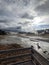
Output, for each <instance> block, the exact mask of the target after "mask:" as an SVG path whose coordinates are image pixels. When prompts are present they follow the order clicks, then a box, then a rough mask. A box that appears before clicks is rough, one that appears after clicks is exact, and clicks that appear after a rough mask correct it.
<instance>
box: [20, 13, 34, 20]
mask: <svg viewBox="0 0 49 65" xmlns="http://www.w3.org/2000/svg"><path fill="white" fill-rule="evenodd" d="M20 17H21V18H26V19H33V18H34V16H32V15H30V14H29V13H27V12H26V13H24V14H21V16H20Z"/></svg>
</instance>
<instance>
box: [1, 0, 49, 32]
mask: <svg viewBox="0 0 49 65" xmlns="http://www.w3.org/2000/svg"><path fill="white" fill-rule="evenodd" d="M17 26H21V27H22V30H24V31H33V30H36V29H45V28H49V0H0V28H10V27H14V28H16V27H17Z"/></svg>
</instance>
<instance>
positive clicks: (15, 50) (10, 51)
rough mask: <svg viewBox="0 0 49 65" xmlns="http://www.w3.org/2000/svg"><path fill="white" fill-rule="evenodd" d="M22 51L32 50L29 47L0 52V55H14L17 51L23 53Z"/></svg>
mask: <svg viewBox="0 0 49 65" xmlns="http://www.w3.org/2000/svg"><path fill="white" fill-rule="evenodd" d="M22 50H31V47H29V48H18V49H9V50H0V54H3V53H12V52H17V51H22Z"/></svg>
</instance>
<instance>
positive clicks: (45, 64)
mask: <svg viewBox="0 0 49 65" xmlns="http://www.w3.org/2000/svg"><path fill="white" fill-rule="evenodd" d="M25 50H29V51H30V52H29V53H24V54H19V55H14V56H8V57H5V58H0V63H2V62H4V61H13V60H14V59H16V58H21V57H27V56H30V57H31V59H29V60H25V61H20V62H15V63H12V64H8V62H4V64H3V65H7V64H8V65H17V64H21V63H25V62H29V61H32V63H34V65H49V61H48V60H47V59H45V58H44V57H43V56H42V55H40V54H39V53H38V52H37V51H36V50H35V49H34V48H33V47H32V46H31V47H30V48H19V49H9V50H0V54H1V55H2V54H8V53H11V54H12V53H13V52H18V51H25Z"/></svg>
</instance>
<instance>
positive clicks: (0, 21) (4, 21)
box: [0, 20, 8, 23]
mask: <svg viewBox="0 0 49 65" xmlns="http://www.w3.org/2000/svg"><path fill="white" fill-rule="evenodd" d="M6 22H8V21H7V20H0V23H6Z"/></svg>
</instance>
